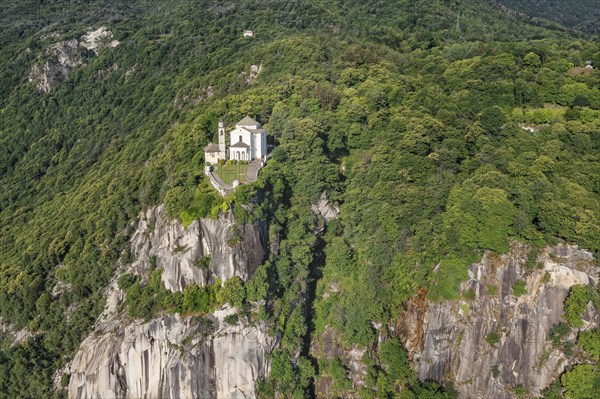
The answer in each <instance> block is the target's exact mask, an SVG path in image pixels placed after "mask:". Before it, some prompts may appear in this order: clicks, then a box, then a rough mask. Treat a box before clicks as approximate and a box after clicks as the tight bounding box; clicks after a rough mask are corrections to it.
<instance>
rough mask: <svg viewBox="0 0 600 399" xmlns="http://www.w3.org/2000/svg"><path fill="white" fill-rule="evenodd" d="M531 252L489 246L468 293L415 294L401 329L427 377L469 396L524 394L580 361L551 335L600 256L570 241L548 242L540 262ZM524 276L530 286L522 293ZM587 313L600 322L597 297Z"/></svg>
mask: <svg viewBox="0 0 600 399" xmlns="http://www.w3.org/2000/svg"><path fill="white" fill-rule="evenodd" d="M529 256H535V255H534V254H532V253H531V248H529V247H527V246H525V245H522V244H519V243H515V244H514V245H513V247H512V250H511V252H510V253H509V254H505V255H501V256H496V255H492V254H489V253H487V254H486V255H485V256H484V257H483V259H482V261H481V262H480V263H477V264H473V265H471V267H470V268H469V276H470V278H469V280H468V281H467V282H465V283H463V285H462V289H463V293H464V295H463V298H465V299H462V300H456V301H448V302H442V303H430V302H428V301H427V300H426V299H425V297H424V295H423V293H422V295H419V296H417V298H415V299H414V300H413V301H412V303H411V304H410V305H409V307H408V310H407V312H406V313H405V314H404V315H402V317H401V318H400V321H399V322H398V324H397V325H396V326H395V328H394V329H393V330H395V331H393V333H394V334H398V335H400V336H401V337H402V338H403V341H404V343H405V345H406V347H407V349H408V351H409V353H410V355H411V356H412V358H413V361H414V364H415V366H416V369H417V371H418V376H419V378H420V379H422V380H428V379H431V380H436V381H440V382H448V381H452V382H453V383H454V387H455V388H456V389H457V390H458V391H459V393H460V397H461V398H499V399H504V398H513V397H516V395H515V392H514V388H515V387H516V386H518V385H522V386H523V387H524V388H525V389H527V391H528V392H529V393H530V394H538V393H539V392H540V390H541V389H543V388H545V387H547V386H548V385H549V384H550V383H551V382H552V381H553V380H554V379H555V378H557V377H558V376H559V375H560V374H561V373H562V372H563V371H564V370H565V368H566V367H567V366H569V365H570V364H573V363H575V362H576V359H577V353H576V352H575V353H568V354H565V352H568V351H564V350H563V349H562V348H557V347H554V346H553V345H552V344H551V343H550V341H549V340H548V337H549V334H550V330H551V328H552V327H553V326H554V325H555V324H557V323H559V322H561V321H562V319H561V316H562V314H563V304H564V301H565V299H566V298H567V295H568V293H569V289H570V288H571V287H572V286H573V285H575V284H584V285H588V284H595V283H596V282H597V279H598V268H597V267H596V266H595V265H596V262H595V260H594V258H593V256H592V254H591V253H589V252H587V251H584V250H580V249H578V248H576V247H574V246H566V245H560V246H556V247H553V248H547V249H546V250H544V251H543V252H542V253H541V254H540V255H539V256H538V257H537V259H535V258H534V259H533V260H534V262H531V261H530V262H527V259H528V257H529ZM526 263H529V265H534V266H533V268H531V266H530V267H529V269H532V270H529V269H528V268H526V267H525V264H526ZM517 281H519V283H518V284H519V285H520V286H521V287H522V288H524V289H525V290H526V293H522V292H523V290H522V289H521V295H519V296H517V295H515V293H516V291H515V284H517ZM583 318H584V321H585V326H584V327H583V328H591V327H594V326H597V325H598V324H599V323H600V315H599V314H597V313H596V312H594V311H593V308H592V306H591V305H590V306H588V309H587V310H586V312H585V314H584V317H583ZM576 334H577V330H576V329H573V331H572V332H571V333H570V335H569V336H568V337H566V339H570V340H572V341H574V340H575V337H576ZM490 337H497V338H498V342H497V343H493V342H494V340H492V339H490ZM490 342H492V343H490Z"/></svg>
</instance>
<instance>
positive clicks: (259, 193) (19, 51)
mask: <svg viewBox="0 0 600 399" xmlns="http://www.w3.org/2000/svg"><path fill="white" fill-rule="evenodd" d="M59 3H60V4H59ZM490 7H491V6H490V4H489V3H487V2H484V1H478V0H473V1H468V2H460V4H459V2H447V1H439V0H427V1H421V2H412V1H402V0H399V1H394V2H385V3H381V2H374V1H366V2H365V1H361V2H358V1H336V0H320V1H319V0H301V1H289V2H288V1H269V2H264V1H244V2H237V1H232V2H226V3H223V2H213V1H203V2H201V5H198V4H193V3H191V2H177V1H163V2H160V4H158V3H155V2H151V1H137V2H131V3H128V4H127V5H120V6H114V5H112V4H110V5H109V4H106V3H105V2H103V1H95V2H91V3H89V4H86V5H85V6H82V5H76V4H75V5H72V4H71V3H70V2H56V4H55V3H52V4H48V3H46V2H41V4H38V2H35V1H30V2H19V3H18V4H11V5H10V7H8V6H7V8H6V9H5V10H6V11H3V13H6V14H7V15H9V14H10V15H11V16H14V18H3V19H2V20H1V21H0V23H1V25H0V26H1V27H2V29H1V30H0V66H1V67H2V70H3V73H2V74H1V75H0V94H1V95H0V147H1V148H2V149H3V151H0V186H1V187H2V190H1V191H0V228H1V234H0V253H1V255H2V256H1V257H0V273H2V276H3V278H2V279H1V280H0V317H1V318H2V323H4V324H11V325H12V326H13V328H14V329H22V328H28V329H29V330H30V331H31V332H32V333H34V334H35V337H34V338H31V339H29V340H28V341H27V342H26V343H24V344H17V345H12V346H11V342H9V340H8V338H7V340H6V342H5V343H4V344H3V346H2V351H1V352H0V368H1V369H2V373H0V397H2V396H6V397H51V396H52V395H60V393H57V392H55V391H54V390H53V388H52V374H53V373H54V370H56V369H57V368H58V367H61V366H63V365H64V364H65V363H66V362H67V361H68V358H69V354H72V353H73V351H74V350H75V349H76V348H77V346H78V344H79V342H80V341H81V339H82V338H83V337H84V336H85V335H86V334H87V333H88V332H89V331H90V328H91V326H92V324H93V322H94V320H95V318H96V317H97V316H98V314H99V312H100V310H101V309H102V307H103V292H102V289H103V288H104V287H105V286H106V285H107V283H108V281H109V279H110V278H111V276H112V275H113V273H114V271H115V269H116V265H117V264H118V263H119V262H123V263H127V262H129V261H130V260H131V259H129V257H130V255H129V253H128V249H127V247H128V238H129V235H130V234H131V226H132V224H131V223H130V222H131V220H134V219H135V218H136V217H137V215H138V214H139V211H140V209H141V208H143V207H146V206H149V205H153V204H158V203H161V202H165V203H166V204H167V208H168V210H169V212H170V213H171V215H172V216H174V217H180V218H182V219H184V221H186V220H187V222H189V220H191V219H192V218H197V217H200V216H204V215H209V214H211V213H212V214H213V215H214V213H215V212H218V210H219V209H223V206H224V205H223V201H222V199H220V198H219V197H217V196H216V195H215V194H214V193H213V192H211V191H210V190H209V189H207V187H208V185H207V183H206V181H205V177H204V176H203V171H202V167H203V164H204V160H203V151H202V149H203V147H204V146H205V145H206V144H207V143H208V142H209V141H214V137H215V132H216V126H217V125H216V124H217V121H218V119H219V118H225V119H226V120H228V121H235V120H238V119H239V118H240V117H242V116H244V115H246V114H248V115H252V116H255V117H256V118H257V120H258V121H260V122H261V123H263V124H264V125H265V126H266V127H267V130H268V132H269V134H270V136H271V137H270V138H269V140H270V141H271V142H272V143H276V144H277V148H276V149H275V150H274V151H273V155H272V158H271V160H270V161H269V164H268V167H266V168H264V169H263V170H262V171H261V173H260V175H259V180H258V181H257V182H256V183H254V184H253V185H250V186H246V187H245V188H244V189H242V190H239V191H238V192H237V193H236V194H235V197H234V198H229V199H227V201H228V202H230V203H234V204H235V203H240V204H241V203H247V202H249V200H250V198H253V202H254V205H253V207H252V208H251V210H250V211H246V210H244V208H242V207H241V206H235V205H234V212H236V217H237V218H238V220H239V221H243V220H245V218H248V220H249V219H250V218H256V219H261V220H266V221H267V222H268V223H269V224H270V225H271V226H272V232H273V235H274V236H275V237H272V238H274V239H275V240H276V241H279V251H278V253H277V254H275V255H273V256H272V257H271V259H269V260H268V262H267V263H266V264H265V265H263V267H262V268H261V269H259V270H261V273H262V274H261V276H263V278H264V280H266V285H267V286H268V288H266V287H265V286H264V285H260V284H255V286H254V285H251V287H253V288H252V290H253V291H250V290H249V289H248V287H246V289H248V291H249V292H248V295H251V294H250V292H252V295H251V298H249V299H252V300H258V299H266V306H265V308H264V309H263V310H264V313H265V317H267V318H268V319H269V320H271V321H272V325H273V330H274V333H275V334H279V335H280V336H281V345H280V346H279V347H278V349H277V350H276V352H275V353H274V354H273V357H272V373H271V377H270V380H269V381H267V382H263V383H262V384H261V387H262V389H263V393H264V395H265V396H269V395H270V394H273V393H274V392H275V391H278V392H280V393H282V394H283V395H285V396H287V397H305V396H308V395H310V393H311V392H312V391H313V390H314V386H313V383H314V376H315V375H318V374H319V373H325V372H326V371H321V370H320V369H319V367H318V366H319V363H318V362H316V361H315V359H312V358H311V357H310V354H309V345H310V339H311V336H316V335H317V334H319V333H320V332H322V331H323V330H324V328H325V326H330V327H332V328H334V329H335V331H337V333H339V334H340V336H341V338H342V341H343V342H344V344H345V345H352V344H360V345H364V346H370V345H372V344H373V343H374V342H376V335H377V331H376V329H375V328H374V325H376V324H379V323H381V324H383V325H385V323H386V322H387V321H388V320H389V319H390V317H391V315H393V314H394V312H395V311H397V309H399V307H401V306H402V304H403V303H405V301H407V300H408V299H409V298H410V297H411V296H413V295H414V293H415V292H416V291H417V290H418V289H419V288H426V289H427V290H428V292H429V294H428V295H429V297H430V298H431V299H434V300H442V299H451V298H454V297H455V296H456V295H457V287H458V284H459V283H460V281H461V280H462V279H463V278H464V277H465V275H466V266H467V265H468V264H469V263H470V262H472V261H474V260H476V259H477V258H478V257H479V256H480V255H481V254H482V252H483V251H484V250H492V251H496V252H504V251H506V250H507V248H508V242H509V239H511V238H514V239H518V240H523V241H527V242H530V243H533V244H535V245H543V244H545V243H553V242H556V241H558V240H564V241H567V242H573V243H577V244H579V245H581V246H582V247H586V248H589V249H592V250H594V251H599V250H600V246H599V241H598V237H599V236H600V231H599V229H600V227H599V226H600V204H599V201H600V196H599V191H600V180H599V178H598V176H599V174H600V170H599V168H598V165H599V164H600V163H599V162H598V161H599V159H598V158H599V154H600V137H599V134H600V133H599V132H600V118H598V113H599V112H600V90H599V87H600V74H599V73H598V71H597V70H591V71H589V72H585V73H583V72H582V71H581V70H580V69H577V68H581V67H583V66H584V62H585V61H587V60H592V61H593V62H594V63H595V64H596V65H598V66H600V48H599V46H598V43H597V42H594V41H591V40H587V39H586V38H585V37H584V36H581V37H573V36H570V35H569V34H568V33H566V30H565V29H563V28H562V27H560V26H558V25H553V24H545V25H542V26H533V25H530V24H526V23H525V22H524V21H522V20H519V19H518V18H514V17H513V16H512V15H510V14H507V13H504V12H503V11H502V10H500V9H499V8H495V7H491V8H490ZM34 9H35V11H32V10H34ZM11 21H12V22H11ZM89 25H105V26H107V27H109V29H110V30H111V31H112V32H113V34H114V37H115V39H117V40H119V42H120V43H121V45H119V46H118V47H116V48H114V49H112V48H111V49H105V50H103V51H101V52H100V53H99V55H98V56H92V55H91V54H89V57H88V58H86V61H85V65H83V66H81V67H78V68H76V69H75V70H74V71H73V72H72V74H71V76H70V77H69V79H68V80H67V81H65V82H64V83H63V84H61V85H59V86H58V87H57V88H56V89H55V90H53V91H52V92H50V93H48V94H40V93H38V92H36V90H35V88H34V87H33V86H32V85H31V84H30V83H29V82H28V81H27V75H28V73H29V70H30V68H31V65H32V64H33V63H34V62H35V61H37V59H38V57H40V56H41V55H40V54H42V53H43V50H44V49H45V48H46V47H47V46H48V45H49V44H51V43H54V42H57V41H60V40H64V39H68V38H72V37H78V35H80V34H81V33H82V32H84V31H85V29H87V28H88V27H89ZM246 28H251V29H253V30H254V31H255V36H254V37H253V38H251V39H250V38H244V37H242V35H241V32H242V30H243V29H246ZM525 39H528V40H525ZM253 64H262V65H263V71H262V72H261V74H260V75H259V76H258V77H257V80H256V81H255V82H254V83H247V82H246V80H245V78H244V75H243V74H241V73H242V72H247V71H248V70H249V69H250V66H251V65H253ZM524 123H529V124H535V125H536V126H534V127H533V128H532V130H533V131H529V130H524V129H523V126H522V124H524ZM323 191H326V192H327V193H328V195H329V198H330V200H332V201H337V202H339V203H341V215H340V219H339V220H335V221H332V222H330V223H329V225H328V226H327V229H326V232H325V233H324V234H323V235H320V236H319V235H315V234H314V228H315V216H314V215H313V213H312V212H311V208H310V205H311V204H313V203H315V202H316V201H317V200H318V198H319V196H320V194H321V193H322V192H323ZM225 206H227V204H225ZM436 266H437V267H436ZM126 280H127V279H124V280H123V282H122V283H123V284H124V286H127V288H128V293H129V290H132V292H131V293H130V296H133V297H136V295H137V297H136V298H137V299H138V300H137V301H135V303H136V304H137V305H136V307H134V308H133V310H132V314H133V315H136V316H143V317H149V316H150V315H152V312H153V311H157V310H165V309H167V310H169V309H170V310H173V311H185V310H188V311H192V310H195V311H203V310H209V309H210V307H211V306H213V305H214V304H215V303H218V302H219V300H222V298H221V299H219V298H217V294H218V293H217V292H213V291H211V290H210V289H207V290H205V291H202V292H203V293H201V292H194V293H189V294H188V297H189V300H188V301H187V302H186V296H185V294H184V296H183V297H182V298H177V301H178V302H176V303H175V304H174V305H173V306H172V307H171V308H169V307H168V306H167V305H168V304H169V303H167V302H168V301H167V300H165V302H164V303H163V302H161V303H163V305H161V306H162V307H160V306H158V305H156V303H157V302H156V298H157V297H156V296H155V294H156V291H160V287H159V286H157V281H159V280H157V279H156V278H155V279H154V280H151V283H150V285H149V286H148V287H143V286H138V285H137V281H133V280H132V281H126ZM134 280H135V279H134ZM59 282H60V283H62V284H64V286H65V287H68V288H67V289H64V290H62V291H59V290H56V287H57V284H58V283H59ZM264 282H265V281H263V283H264ZM152 284H153V285H152ZM158 285H160V284H159V283H158ZM332 287H335V289H333V288H332ZM145 290H153V291H152V292H150V291H148V292H146V291H145ZM215 291H218V290H216V289H215ZM232 291H233V293H232V294H231V295H232V296H231V298H230V299H231V300H232V301H236V302H243V301H244V300H245V299H244V298H242V297H240V295H239V294H240V292H241V291H242V290H241V289H238V290H232ZM146 294H148V295H146ZM198 298H200V299H198ZM130 299H131V298H130ZM148 301H152V305H149V304H148ZM165 303H166V305H165ZM155 306H158V307H155ZM577 306H579V305H577ZM154 307H155V308H154ZM577 309H579V307H578V308H577ZM586 345H587V344H586ZM388 346H389V347H387V349H385V350H384V351H383V352H382V353H380V355H381V359H372V374H373V379H372V380H371V382H370V383H369V385H367V387H366V388H365V391H364V392H363V394H364V395H365V397H366V395H368V394H369V393H370V394H371V395H374V392H384V393H385V396H386V397H392V396H394V395H395V394H397V392H396V391H397V388H398V387H400V386H406V387H407V389H405V390H403V391H402V392H404V394H405V395H411V394H412V395H413V396H414V395H417V397H419V395H422V394H423V392H425V391H427V392H428V395H430V397H432V398H433V397H447V396H448V395H449V394H448V393H447V392H443V391H442V390H439V389H438V387H437V386H435V387H434V386H430V385H428V384H424V385H421V384H419V383H417V382H416V381H415V379H414V376H413V375H412V374H411V373H409V372H408V371H407V370H405V369H404V368H406V364H405V362H403V361H402V359H403V358H402V356H405V354H404V353H403V352H402V349H401V348H397V347H395V346H393V344H392V343H390V344H388ZM396 352H398V353H397V354H396V355H393V356H392V355H390V356H388V355H386V354H389V353H392V354H393V353H396ZM298 354H299V356H297V355H298ZM372 356H373V357H377V354H376V353H373V354H372ZM386 359H387V360H386ZM331 367H333V366H331ZM325 368H326V367H325ZM342 369H343V367H342ZM332 370H334V371H331V370H330V371H329V372H330V373H334V372H335V373H337V374H343V371H340V368H339V367H337V368H336V367H333V368H332ZM581 371H585V372H586V374H585V375H587V372H588V371H589V370H587V368H586V369H585V370H584V369H582V370H581ZM337 374H336V375H337ZM578 375H579V373H573V374H572V375H570V377H564V381H563V382H564V383H566V384H569V381H572V379H571V377H574V378H577V376H578ZM2 376H5V377H2ZM345 389H346V385H345V384H344V383H343V382H341V383H340V390H341V391H344V390H345ZM382 395H383V394H382ZM423 395H424V394H423ZM406 397H411V396H406Z"/></svg>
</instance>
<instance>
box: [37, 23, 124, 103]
mask: <svg viewBox="0 0 600 399" xmlns="http://www.w3.org/2000/svg"><path fill="white" fill-rule="evenodd" d="M118 45H119V42H118V41H117V40H113V34H112V32H110V31H109V30H107V29H106V27H100V28H99V29H97V30H95V31H90V32H87V33H86V34H84V35H82V36H81V37H80V38H78V39H70V40H63V41H59V42H56V43H53V44H51V45H49V46H48V47H47V48H46V50H45V51H44V52H43V54H42V56H41V59H40V60H39V61H38V62H36V63H35V64H33V66H32V67H31V72H30V73H29V82H31V83H32V84H33V85H34V86H35V87H36V89H37V90H38V91H39V92H40V93H49V92H50V91H52V90H53V89H54V88H56V87H57V86H58V85H59V84H61V83H62V82H64V81H65V80H67V79H68V77H69V75H70V74H71V72H72V71H73V69H74V68H76V67H77V66H80V65H83V64H84V62H85V57H84V51H85V50H86V49H87V50H90V51H92V52H93V53H94V54H96V55H98V52H99V51H100V50H101V49H103V48H107V47H116V46H118Z"/></svg>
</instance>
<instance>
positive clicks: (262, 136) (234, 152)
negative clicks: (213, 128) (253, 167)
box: [204, 116, 267, 163]
mask: <svg viewBox="0 0 600 399" xmlns="http://www.w3.org/2000/svg"><path fill="white" fill-rule="evenodd" d="M227 155H228V156H227ZM266 155H267V132H266V131H265V130H264V129H262V128H261V126H260V123H258V122H257V121H255V120H254V119H252V118H250V117H249V116H246V117H245V118H244V119H242V120H241V121H239V122H238V123H236V124H235V129H234V130H232V131H230V132H229V151H228V154H227V151H226V149H225V126H224V124H223V122H222V121H219V144H213V143H210V144H209V145H208V146H207V147H205V148H204V159H205V160H206V162H209V163H217V162H219V160H220V159H227V158H228V159H233V160H236V161H252V160H254V159H263V158H264V157H265V156H266Z"/></svg>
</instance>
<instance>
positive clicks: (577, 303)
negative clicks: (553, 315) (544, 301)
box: [563, 285, 592, 327]
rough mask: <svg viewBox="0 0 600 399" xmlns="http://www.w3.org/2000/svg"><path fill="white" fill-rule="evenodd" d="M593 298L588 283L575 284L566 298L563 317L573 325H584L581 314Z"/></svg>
mask: <svg viewBox="0 0 600 399" xmlns="http://www.w3.org/2000/svg"><path fill="white" fill-rule="evenodd" d="M591 299H592V292H591V289H590V287H588V286H586V285H574V286H573V287H571V291H570V292H569V296H568V297H567V299H566V300H565V310H564V314H563V318H564V319H565V320H566V321H567V322H568V323H569V324H570V325H572V326H573V327H581V326H583V320H582V319H581V315H582V314H583V312H584V311H585V308H586V306H587V304H588V302H589V301H590V300H591Z"/></svg>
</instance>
